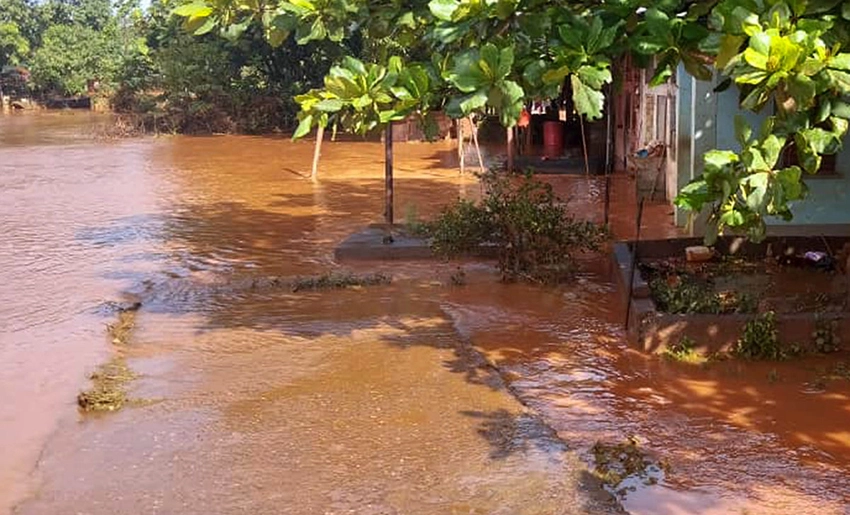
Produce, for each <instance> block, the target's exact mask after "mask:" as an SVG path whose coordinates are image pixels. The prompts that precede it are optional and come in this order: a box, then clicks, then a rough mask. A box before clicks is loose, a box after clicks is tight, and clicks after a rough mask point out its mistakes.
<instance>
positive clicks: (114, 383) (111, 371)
mask: <svg viewBox="0 0 850 515" xmlns="http://www.w3.org/2000/svg"><path fill="white" fill-rule="evenodd" d="M135 377H136V375H135V374H134V373H133V371H132V370H130V368H129V367H128V366H127V361H126V360H125V359H124V357H123V356H115V357H114V358H112V359H111V360H110V361H109V362H107V363H104V364H103V365H101V366H100V367H98V369H97V371H95V372H93V373H92V374H91V376H89V379H91V381H92V383H93V384H92V387H91V388H90V389H88V390H86V391H84V392H80V393H79V395H77V404H78V405H79V406H80V409H82V410H83V411H86V412H92V411H117V410H119V409H121V408H122V407H123V406H124V404H126V403H127V389H126V385H127V383H128V382H130V381H131V380H132V379H134V378H135Z"/></svg>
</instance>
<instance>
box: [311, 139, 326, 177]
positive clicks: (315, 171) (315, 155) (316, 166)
mask: <svg viewBox="0 0 850 515" xmlns="http://www.w3.org/2000/svg"><path fill="white" fill-rule="evenodd" d="M324 137H325V127H324V126H323V125H319V126H318V127H316V148H315V149H314V150H313V168H312V170H311V171H310V178H311V179H313V180H314V181H315V180H316V179H317V178H318V176H319V156H320V155H321V154H322V139H324Z"/></svg>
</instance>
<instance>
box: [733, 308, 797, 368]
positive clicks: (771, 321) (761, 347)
mask: <svg viewBox="0 0 850 515" xmlns="http://www.w3.org/2000/svg"><path fill="white" fill-rule="evenodd" d="M732 353H733V354H735V355H736V356H738V357H742V358H746V359H767V360H782V359H785V358H787V357H788V352H787V351H786V350H785V349H784V348H783V346H782V344H781V343H780V341H779V331H778V330H777V329H776V314H775V313H773V312H772V311H768V312H767V313H762V314H761V315H759V316H757V317H756V318H754V319H752V320H750V321H749V322H747V324H746V325H745V326H744V333H743V334H742V335H741V338H740V339H739V340H738V341H737V342H736V343H735V347H734V348H733V349H732Z"/></svg>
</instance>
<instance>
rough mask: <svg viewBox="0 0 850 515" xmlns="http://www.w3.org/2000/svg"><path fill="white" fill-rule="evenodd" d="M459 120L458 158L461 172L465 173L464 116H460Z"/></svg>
mask: <svg viewBox="0 0 850 515" xmlns="http://www.w3.org/2000/svg"><path fill="white" fill-rule="evenodd" d="M456 122H457V160H458V163H459V164H460V174H461V175H463V174H464V172H465V171H466V170H465V169H464V168H465V166H464V165H465V162H464V158H463V118H458V119H457V120H456Z"/></svg>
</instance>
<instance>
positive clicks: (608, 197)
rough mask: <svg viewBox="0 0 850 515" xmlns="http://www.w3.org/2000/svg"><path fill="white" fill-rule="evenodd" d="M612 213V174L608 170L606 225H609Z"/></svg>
mask: <svg viewBox="0 0 850 515" xmlns="http://www.w3.org/2000/svg"><path fill="white" fill-rule="evenodd" d="M610 213H611V174H610V173H608V172H607V170H606V173H605V227H606V228H609V229H610V227H608V222H609V219H610Z"/></svg>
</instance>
